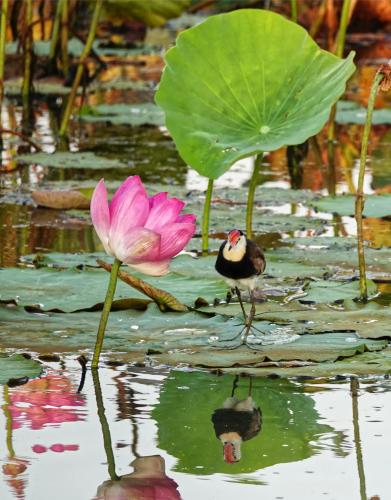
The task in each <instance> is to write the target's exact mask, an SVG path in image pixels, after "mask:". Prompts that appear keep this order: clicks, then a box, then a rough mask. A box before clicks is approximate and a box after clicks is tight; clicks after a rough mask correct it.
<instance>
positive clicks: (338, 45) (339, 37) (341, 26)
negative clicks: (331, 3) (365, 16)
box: [335, 0, 351, 57]
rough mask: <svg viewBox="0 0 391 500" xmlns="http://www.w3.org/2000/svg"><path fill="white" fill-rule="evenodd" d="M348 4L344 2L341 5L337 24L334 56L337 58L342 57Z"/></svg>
mask: <svg viewBox="0 0 391 500" xmlns="http://www.w3.org/2000/svg"><path fill="white" fill-rule="evenodd" d="M350 3H351V0H344V2H343V5H342V14H341V21H340V23H339V29H338V33H337V40H336V47H335V55H336V56H338V57H343V51H344V49H345V37H346V29H347V27H348V24H349V13H350Z"/></svg>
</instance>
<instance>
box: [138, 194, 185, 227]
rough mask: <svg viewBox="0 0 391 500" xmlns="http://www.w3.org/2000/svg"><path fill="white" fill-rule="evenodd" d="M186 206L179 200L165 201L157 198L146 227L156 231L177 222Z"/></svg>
mask: <svg viewBox="0 0 391 500" xmlns="http://www.w3.org/2000/svg"><path fill="white" fill-rule="evenodd" d="M161 194H165V193H161ZM184 206H185V204H184V203H183V201H181V200H178V198H171V199H165V200H164V199H163V197H161V198H159V197H155V200H154V203H153V205H152V208H151V211H150V212H149V216H148V219H147V221H146V223H145V227H147V228H148V229H155V230H156V229H158V228H161V227H163V226H165V225H167V224H170V223H172V222H175V220H176V219H177V217H178V215H179V214H180V212H181V210H182V208H183V207H184Z"/></svg>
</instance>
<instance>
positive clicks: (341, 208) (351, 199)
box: [310, 194, 391, 217]
mask: <svg viewBox="0 0 391 500" xmlns="http://www.w3.org/2000/svg"><path fill="white" fill-rule="evenodd" d="M355 199H356V198H355V196H351V195H344V196H336V197H332V196H325V197H324V198H320V199H319V200H314V201H311V202H310V205H312V206H313V207H315V208H316V209H317V210H319V212H329V213H335V214H339V215H350V216H352V217H353V216H354V203H355ZM364 215H365V216H366V217H386V216H389V215H391V195H390V194H378V195H367V196H365V204H364Z"/></svg>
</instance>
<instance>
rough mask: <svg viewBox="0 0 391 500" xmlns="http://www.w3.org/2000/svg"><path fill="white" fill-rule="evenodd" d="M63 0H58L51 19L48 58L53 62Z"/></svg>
mask: <svg viewBox="0 0 391 500" xmlns="http://www.w3.org/2000/svg"><path fill="white" fill-rule="evenodd" d="M63 2H64V0H58V2H57V7H56V14H55V16H54V21H53V29H52V37H51V40H50V49H49V58H50V60H51V61H52V63H54V58H55V56H56V47H57V41H58V35H59V33H60V23H61V15H62V4H63Z"/></svg>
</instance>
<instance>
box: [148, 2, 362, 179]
mask: <svg viewBox="0 0 391 500" xmlns="http://www.w3.org/2000/svg"><path fill="white" fill-rule="evenodd" d="M353 56H354V53H351V54H350V55H349V57H348V58H347V59H345V60H342V59H340V58H338V57H336V56H334V55H333V54H331V53H330V52H326V51H324V50H321V49H320V48H319V47H318V45H317V44H316V43H315V42H314V41H313V40H312V39H311V37H310V36H309V35H308V33H307V31H305V30H304V29H303V28H302V27H300V26H299V25H297V24H296V23H293V22H291V21H288V20H286V19H285V18H283V17H282V16H280V15H278V14H275V13H273V12H270V11H266V10H252V9H245V10H238V11H235V12H231V13H229V14H221V15H217V16H211V17H209V18H208V19H207V20H206V21H204V22H203V23H201V24H199V25H197V26H195V27H193V28H190V29H188V30H186V31H184V32H183V33H181V34H180V35H179V36H178V39H177V43H176V46H175V47H174V48H172V49H170V50H169V51H168V52H167V54H166V68H165V70H164V72H163V76H162V79H161V82H160V85H159V89H158V92H157V94H156V102H157V103H158V104H159V106H161V107H162V108H163V109H164V111H165V114H166V125H167V128H168V130H169V131H170V133H171V135H172V137H173V139H174V141H175V143H176V145H177V148H178V150H179V153H180V155H181V156H182V158H183V159H184V160H185V161H186V162H187V163H188V164H189V165H191V166H192V167H193V168H195V169H196V170H197V171H198V172H199V173H201V174H202V175H205V176H207V177H210V178H213V179H216V178H218V177H219V176H220V175H222V174H223V173H224V172H225V171H227V170H228V169H229V168H230V167H231V165H232V164H233V163H234V162H235V161H237V160H239V159H240V158H243V157H246V156H250V155H254V154H256V153H260V152H262V151H273V150H275V149H278V148H280V147H281V146H284V145H287V144H300V143H302V142H304V141H305V140H306V139H307V138H308V137H310V136H312V135H315V134H316V133H317V132H319V131H320V130H321V128H322V127H323V125H324V123H325V122H326V121H327V119H328V116H329V113H330V109H331V106H332V105H333V104H334V103H335V102H336V101H337V100H338V98H339V97H340V96H341V95H342V93H343V92H344V90H345V84H346V81H347V79H348V78H349V77H350V76H351V75H352V73H353V71H354V69H355V66H354V64H353V62H352V60H353ZM189 116H191V120H189Z"/></svg>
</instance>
